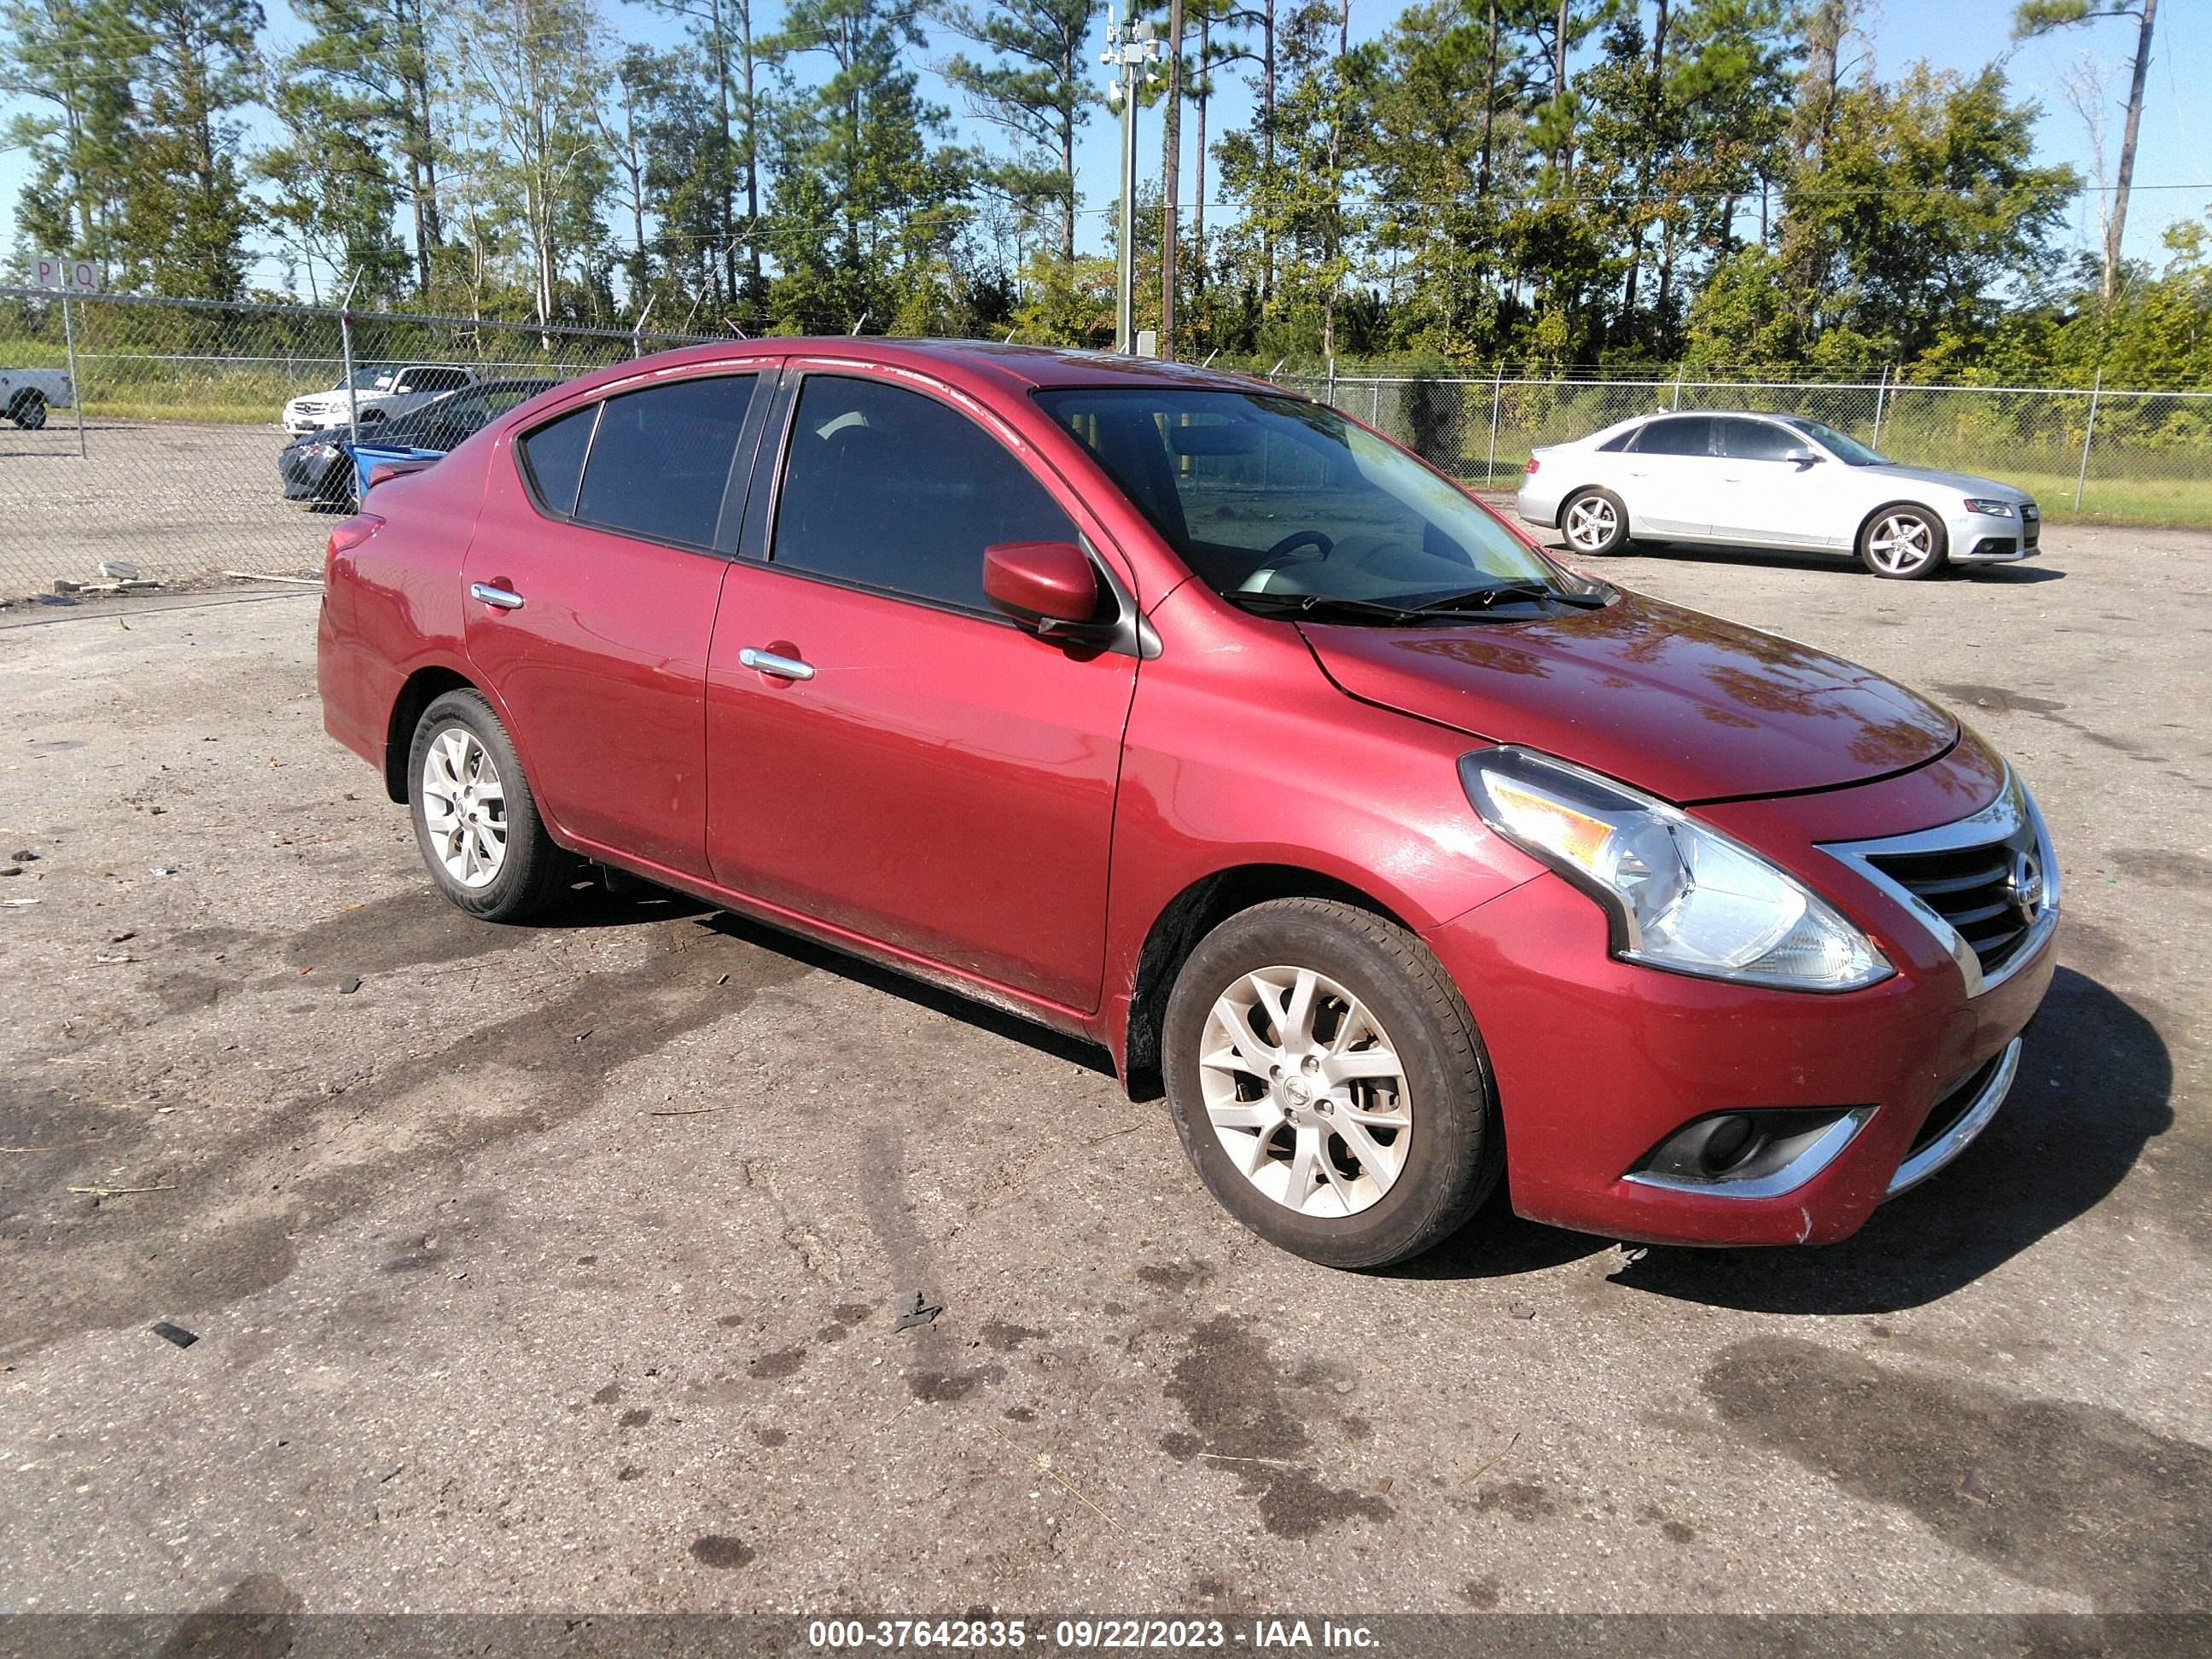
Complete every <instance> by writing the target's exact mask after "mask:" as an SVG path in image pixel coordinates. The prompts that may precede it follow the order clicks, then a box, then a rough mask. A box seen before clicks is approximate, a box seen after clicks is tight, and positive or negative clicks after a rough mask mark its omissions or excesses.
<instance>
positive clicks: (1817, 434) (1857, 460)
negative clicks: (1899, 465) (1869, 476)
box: [1790, 421, 1889, 466]
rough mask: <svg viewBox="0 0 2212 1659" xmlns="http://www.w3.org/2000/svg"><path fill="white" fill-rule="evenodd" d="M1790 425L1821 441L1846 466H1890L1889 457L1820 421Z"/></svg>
mask: <svg viewBox="0 0 2212 1659" xmlns="http://www.w3.org/2000/svg"><path fill="white" fill-rule="evenodd" d="M1790 425H1792V426H1794V427H1796V428H1797V429H1798V430H1799V431H1800V432H1802V433H1803V434H1804V435H1806V436H1807V437H1808V438H1817V439H1818V440H1820V442H1821V443H1822V444H1823V445H1825V446H1826V448H1827V450H1828V453H1830V454H1832V455H1833V456H1834V457H1835V458H1836V459H1838V460H1839V461H1841V462H1842V463H1843V464H1844V465H1845V466H1887V465H1889V460H1888V458H1887V457H1886V456H1882V455H1877V454H1876V453H1875V452H1874V451H1873V450H1871V449H1869V448H1868V447H1866V446H1865V445H1864V444H1863V443H1861V442H1860V441H1858V440H1857V439H1856V438H1850V437H1846V436H1844V435H1843V434H1842V433H1840V432H1838V431H1837V430H1836V428H1833V427H1832V426H1823V425H1821V424H1820V422H1818V421H1792V422H1790Z"/></svg>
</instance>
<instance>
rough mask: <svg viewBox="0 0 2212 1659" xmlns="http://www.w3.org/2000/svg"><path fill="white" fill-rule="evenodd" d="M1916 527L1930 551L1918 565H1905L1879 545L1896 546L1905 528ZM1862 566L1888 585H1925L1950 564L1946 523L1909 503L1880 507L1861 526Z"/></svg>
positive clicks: (1926, 510) (1922, 508) (1897, 502)
mask: <svg viewBox="0 0 2212 1659" xmlns="http://www.w3.org/2000/svg"><path fill="white" fill-rule="evenodd" d="M1908 525H1910V526H1917V533H1918V535H1919V536H1920V537H1921V538H1924V540H1925V543H1926V548H1927V551H1926V553H1925V555H1924V556H1923V557H1922V558H1921V559H1920V561H1919V562H1917V563H1913V564H1909V565H1906V564H1903V563H1901V562H1900V560H1899V557H1898V556H1897V555H1896V554H1895V553H1894V552H1893V551H1887V550H1885V549H1884V547H1882V546H1878V545H1877V543H1887V544H1888V545H1889V546H1891V547H1893V546H1894V545H1895V544H1894V540H1893V537H1894V534H1895V532H1896V531H1897V530H1899V529H1900V528H1902V527H1903V526H1908ZM1858 550H1859V562H1860V563H1861V564H1863V565H1864V566H1865V567H1866V568H1868V569H1869V570H1871V571H1872V572H1874V574H1875V575H1877V576H1880V577H1881V578H1882V579H1883V580H1885V581H1893V582H1922V581H1926V580H1928V579H1929V577H1930V576H1933V575H1935V574H1936V573H1937V572H1938V571H1940V570H1942V568H1944V566H1945V565H1946V564H1947V563H1948V562H1949V553H1950V548H1949V544H1948V538H1947V536H1946V535H1945V533H1944V530H1943V521H1942V520H1941V519H1939V518H1937V517H1936V515H1935V514H1934V513H1930V512H1929V510H1928V509H1927V508H1926V507H1915V506H1913V505H1912V504H1911V503H1910V502H1908V501H1896V502H1893V503H1892V504H1891V505H1889V506H1887V507H1877V508H1876V509H1875V511H1874V512H1872V513H1869V514H1868V515H1867V521H1866V522H1865V523H1864V524H1863V525H1861V526H1859V547H1858Z"/></svg>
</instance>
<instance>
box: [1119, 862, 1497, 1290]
mask: <svg viewBox="0 0 2212 1659" xmlns="http://www.w3.org/2000/svg"><path fill="white" fill-rule="evenodd" d="M1163 1036H1164V1043H1163V1051H1162V1059H1163V1061H1164V1071H1165V1073H1166V1076H1165V1081H1166V1085H1167V1095H1168V1109H1169V1111H1170V1115H1172V1116H1173V1118H1174V1120H1175V1124H1176V1133H1178V1134H1179V1135H1180V1136H1181V1137H1182V1144H1183V1150H1184V1152H1186V1153H1187V1154H1188V1156H1189V1158H1190V1160H1191V1162H1192V1164H1194V1165H1195V1166H1196V1168H1197V1170H1198V1174H1199V1177H1200V1179H1201V1180H1202V1181H1204V1182H1206V1187H1207V1188H1208V1189H1209V1190H1210V1191H1211V1192H1212V1194H1213V1195H1214V1197H1215V1198H1216V1199H1218V1200H1220V1202H1221V1204H1222V1206H1223V1207H1225V1209H1227V1210H1228V1211H1229V1212H1230V1213H1231V1215H1233V1216H1235V1217H1236V1218H1237V1219H1238V1220H1239V1221H1241V1222H1242V1223H1243V1225H1245V1226H1247V1227H1249V1228H1250V1229H1251V1230H1252V1231H1254V1232H1255V1233H1257V1234H1259V1235H1260V1237H1262V1238H1264V1239H1266V1240H1267V1241H1268V1242H1269V1243H1273V1244H1276V1245H1279V1246H1280V1247H1281V1248H1283V1249H1286V1250H1290V1251H1292V1252H1294V1253H1295V1254H1297V1255H1302V1256H1305V1257H1307V1258H1308V1259H1310V1260H1311V1261H1319V1262H1322V1263H1324V1264H1325V1265H1327V1266H1329V1267H1352V1268H1370V1267H1387V1266H1389V1264H1390V1263H1392V1262H1395V1261H1404V1260H1406V1259H1407V1257H1409V1256H1413V1255H1419V1253H1420V1252H1422V1251H1423V1250H1425V1249H1430V1248H1431V1246H1433V1245H1435V1244H1437V1243H1441V1242H1442V1241H1443V1239H1445V1238H1447V1237H1449V1236H1450V1235H1451V1234H1452V1233H1454V1232H1455V1231H1457V1230H1458V1229H1459V1228H1460V1227H1461V1226H1462V1225H1463V1224H1464V1223H1465V1222H1466V1220H1467V1218H1468V1217H1469V1216H1470V1215H1472V1214H1473V1213H1474V1210H1475V1208H1476V1206H1478V1205H1480V1203H1481V1202H1482V1200H1483V1199H1484V1198H1485V1197H1486V1196H1487V1195H1488V1194H1489V1192H1490V1189H1491V1188H1492V1186H1493V1185H1495V1184H1496V1182H1497V1180H1498V1170H1499V1168H1500V1167H1501V1164H1502V1161H1503V1159H1502V1148H1501V1146H1500V1141H1499V1137H1498V1131H1497V1127H1496V1112H1495V1107H1494V1103H1493V1099H1492V1090H1491V1086H1490V1079H1489V1069H1488V1066H1487V1064H1486V1060H1485V1059H1484V1056H1483V1053H1482V1045H1481V1040H1480V1037H1479V1036H1477V1034H1476V1031H1475V1029H1474V1018H1473V1017H1472V1016H1471V1015H1470V1014H1469V1013H1468V1010H1467V1005H1466V1004H1465V1003H1464V1002H1463V1001H1462V1000H1461V998H1460V995H1459V993H1458V991H1457V989H1456V988H1455V987H1454V986H1453V985H1452V982H1451V981H1450V979H1449V977H1448V976H1447V975H1445V973H1444V971H1443V968H1442V967H1441V966H1439V965H1438V963H1437V960H1436V958H1435V957H1432V956H1431V955H1430V954H1429V952H1428V951H1427V949H1426V948H1425V946H1424V945H1422V944H1421V942H1420V941H1419V939H1416V938H1414V937H1413V934H1411V933H1407V931H1406V930H1405V929H1403V928H1402V927H1398V926H1397V925H1396V924H1395V923H1393V922H1390V921H1385V920H1384V919H1383V918H1382V917H1380V916H1377V915H1373V914H1372V913H1371V912H1369V911H1366V910H1362V909H1359V908H1357V907H1355V906H1352V905H1349V904H1343V903H1339V902H1335V901H1333V900H1327V899H1308V898H1294V899H1277V900H1273V901H1271V902H1267V903H1265V904H1260V905H1255V906H1254V907H1253V908H1250V909H1249V910H1243V911H1240V912H1239V913H1238V914H1237V915H1233V916H1231V917H1230V918H1229V919H1228V920H1227V921H1225V922H1223V923H1222V924H1221V925H1220V926H1219V927H1216V928H1215V929H1214V930H1213V931H1212V933H1208V934H1207V935H1206V937H1205V939H1201V940H1200V942H1199V945H1198V948H1197V949H1196V950H1194V951H1192V952H1191V954H1190V957H1189V959H1188V961H1186V962H1185V963H1183V965H1182V970H1181V972H1179V973H1178V974H1177V975H1176V982H1175V986H1174V988H1173V989H1172V990H1171V991H1170V993H1169V996H1168V1006H1167V1019H1166V1026H1165V1030H1164V1033H1163Z"/></svg>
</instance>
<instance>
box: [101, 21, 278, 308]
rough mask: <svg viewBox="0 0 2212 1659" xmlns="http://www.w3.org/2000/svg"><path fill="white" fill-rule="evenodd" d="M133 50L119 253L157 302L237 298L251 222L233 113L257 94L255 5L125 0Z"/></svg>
mask: <svg viewBox="0 0 2212 1659" xmlns="http://www.w3.org/2000/svg"><path fill="white" fill-rule="evenodd" d="M119 17H120V27H122V28H123V29H125V30H127V31H128V33H129V35H130V36H131V39H132V40H133V43H134V44H135V45H136V46H137V64H136V70H137V74H136V78H135V87H134V90H135V92H136V94H137V96H136V107H135V108H134V110H133V111H132V112H131V118H130V123H129V132H130V165H129V169H128V171H127V173H125V183H124V187H123V197H122V204H121V207H122V210H121V214H120V222H119V223H118V228H117V234H116V252H117V255H118V258H119V259H120V261H121V263H122V265H123V267H124V270H125V280H126V281H129V282H130V283H133V284H134V285H142V286H144V287H148V288H150V289H152V290H153V291H154V292H155V293H157V294H172V295H191V296H194V297H197V298H201V299H210V300H229V299H235V298H237V297H238V296H239V295H240V294H241V293H242V292H243V290H244V289H245V285H246V231H247V229H248V228H249V227H250V226H252V223H253V222H254V220H255V217H256V215H255V211H254V208H253V204H252V202H251V201H250V200H249V199H248V198H247V197H246V191H245V187H244V181H243V179H242V177H241V169H240V165H239V163H240V137H241V131H242V129H241V126H240V121H239V119H238V116H237V112H238V111H239V110H240V107H241V106H243V105H245V104H246V102H247V101H248V100H250V99H251V98H252V95H253V92H254V84H255V74H256V70H257V67H258V57H257V52H256V47H255V36H256V35H257V34H258V32H259V30H260V28H261V25H262V21H263V20H262V12H261V8H260V6H259V5H258V4H257V3H254V0H119Z"/></svg>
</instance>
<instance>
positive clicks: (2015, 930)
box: [1823, 771, 2058, 996]
mask: <svg viewBox="0 0 2212 1659" xmlns="http://www.w3.org/2000/svg"><path fill="white" fill-rule="evenodd" d="M1823 850H1825V851H1826V852H1827V853H1829V854H1832V855H1833V856H1834V857H1836V858H1838V859H1840V860H1843V862H1844V863H1845V864H1846V865H1849V866H1851V867H1852V868H1853V869H1855V870H1857V872H1859V873H1860V874H1861V875H1863V876H1864V877H1866V878H1867V879H1869V881H1871V882H1873V883H1874V884H1875V885H1876V886H1878V887H1881V888H1883V889H1885V890H1887V892H1888V893H1889V894H1890V896H1892V897H1893V898H1894V899H1896V900H1897V901H1898V902H1899V903H1900V904H1902V905H1904V906H1905V908H1906V909H1908V910H1909V911H1911V913H1912V914H1913V915H1916V916H1917V917H1918V918H1919V919H1920V921H1921V922H1922V923H1923V925H1924V926H1925V927H1927V928H1928V929H1929V932H1930V933H1934V934H1935V935H1936V939H1938V940H1939V941H1941V942H1942V945H1943V948H1944V949H1945V951H1948V953H1949V955H1950V957H1951V958H1952V960H1953V961H1954V962H1956V963H1958V964H1959V970H1960V973H1961V974H1962V975H1964V976H1965V978H1966V994H1968V995H1969V996H1978V995H1980V994H1982V993H1983V992H1984V991H1985V990H1987V989H1989V988H1990V987H1991V986H1993V985H1996V984H1999V983H2001V982H2002V981H2004V980H2005V979H2007V978H2008V977H2009V976H2010V975H2012V973H2013V972H2014V971H2015V969H2018V968H2020V967H2021V966H2022V965H2023V964H2024V963H2027V962H2028V961H2030V960H2032V959H2033V957H2034V956H2035V953H2036V952H2037V951H2039V949H2040V948H2041V947H2042V945H2043V944H2044V942H2045V940H2047V939H2049V938H2050V937H2051V931H2052V930H2053V929H2054V928H2055V927H2057V923H2058V868H2057V860H2055V859H2054V858H2053V857H2052V856H2051V837H2050V835H2049V833H2048V832H2047V831H2046V830H2045V829H2044V827H2043V820H2042V819H2041V817H2039V815H2038V814H2037V812H2036V811H2035V805H2034V803H2033V802H2032V801H2031V800H2029V799H2028V798H2027V791H2026V790H2024V789H2022V788H2021V787H2020V781H2019V780H2018V779H2016V778H2015V777H2013V776H2012V775H2011V774H2010V773H2009V771H2008V773H2007V774H2006V776H2005V780H2004V783H2003V786H2002V788H2000V789H1999V791H1998V793H1997V797H1996V799H1995V800H1993V801H1991V802H1990V804H1989V805H1987V806H1984V808H1982V810H1981V811H1978V812H1975V813H1973V814H1972V815H1971V816H1970V817H1964V818H1960V819H1958V820H1956V821H1954V822H1953V823H1947V824H1942V825H1940V826H1938V827H1937V828H1936V829H1920V830H1915V831H1912V832H1911V833H1910V834H1907V835H1902V836H1887V837H1886V838H1884V839H1882V840H1880V841H1860V842H1825V843H1823Z"/></svg>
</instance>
